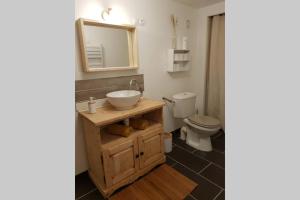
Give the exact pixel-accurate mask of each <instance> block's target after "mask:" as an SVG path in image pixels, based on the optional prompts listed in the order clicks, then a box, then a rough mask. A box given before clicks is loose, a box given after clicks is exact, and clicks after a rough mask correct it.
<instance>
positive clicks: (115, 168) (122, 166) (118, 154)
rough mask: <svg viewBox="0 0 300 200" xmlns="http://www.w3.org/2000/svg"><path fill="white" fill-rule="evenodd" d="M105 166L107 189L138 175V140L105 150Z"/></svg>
mask: <svg viewBox="0 0 300 200" xmlns="http://www.w3.org/2000/svg"><path fill="white" fill-rule="evenodd" d="M103 164H104V172H105V179H106V185H107V187H110V186H112V185H113V184H115V183H117V182H119V181H121V180H122V179H125V178H127V177H128V176H130V175H132V174H134V173H136V172H137V170H138V166H139V165H138V164H139V162H138V144H137V139H134V140H129V141H126V142H124V143H121V144H119V145H115V146H113V147H111V148H109V149H103Z"/></svg>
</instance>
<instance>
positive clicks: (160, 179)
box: [110, 164, 197, 200]
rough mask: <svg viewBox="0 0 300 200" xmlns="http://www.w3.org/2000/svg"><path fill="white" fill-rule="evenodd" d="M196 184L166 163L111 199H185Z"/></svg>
mask: <svg viewBox="0 0 300 200" xmlns="http://www.w3.org/2000/svg"><path fill="white" fill-rule="evenodd" d="M196 186H197V184H196V183H195V182H194V181H192V180H190V179H189V178H187V177H185V176H184V175H182V174H180V173H179V172H178V171H176V170H175V169H173V168H172V167H169V166H168V165H166V164H164V165H161V166H160V167H158V168H157V169H155V170H153V171H152V172H150V173H149V174H147V175H146V176H144V177H142V178H141V179H140V180H138V181H136V182H134V183H133V184H131V185H129V186H128V187H127V188H125V189H124V190H122V191H121V192H118V193H116V194H115V195H113V196H112V197H111V198H110V200H167V199H169V200H183V199H184V198H185V197H186V196H187V195H188V194H189V193H191V192H192V191H193V190H194V189H195V187H196Z"/></svg>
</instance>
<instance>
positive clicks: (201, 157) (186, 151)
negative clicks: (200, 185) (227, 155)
mask: <svg viewBox="0 0 300 200" xmlns="http://www.w3.org/2000/svg"><path fill="white" fill-rule="evenodd" d="M177 147H178V148H180V149H182V150H184V151H186V152H188V153H191V154H193V155H194V156H196V157H197V158H200V159H202V160H205V161H207V162H212V163H213V164H214V165H216V166H218V167H219V168H221V169H224V170H225V168H223V167H222V166H220V165H219V164H217V163H215V162H213V161H210V160H207V159H206V158H203V157H200V156H197V154H194V153H193V152H195V151H197V149H196V150H195V151H193V152H190V151H188V150H186V149H185V148H183V147H181V146H178V145H177Z"/></svg>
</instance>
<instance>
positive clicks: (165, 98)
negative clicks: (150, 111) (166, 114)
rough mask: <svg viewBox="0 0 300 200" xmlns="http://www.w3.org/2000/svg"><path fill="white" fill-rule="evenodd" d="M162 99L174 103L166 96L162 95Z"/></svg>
mask: <svg viewBox="0 0 300 200" xmlns="http://www.w3.org/2000/svg"><path fill="white" fill-rule="evenodd" d="M162 100H164V101H168V102H169V103H175V101H173V100H171V99H168V98H167V97H162Z"/></svg>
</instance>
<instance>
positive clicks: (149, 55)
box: [75, 0, 204, 174]
mask: <svg viewBox="0 0 300 200" xmlns="http://www.w3.org/2000/svg"><path fill="white" fill-rule="evenodd" d="M75 5H76V13H75V17H76V19H78V18H79V17H83V18H89V19H100V13H101V10H102V9H103V8H107V7H112V8H113V11H116V10H117V11H118V12H117V14H118V15H119V16H120V19H122V20H123V21H124V22H123V21H122V22H123V23H126V22H127V23H130V22H131V21H132V20H133V19H134V18H143V19H144V20H145V25H144V26H137V30H138V45H139V46H138V48H139V62H140V68H139V69H138V70H133V71H126V72H125V71H122V72H101V73H91V74H89V73H84V72H83V71H82V66H81V61H80V56H79V48H78V41H77V40H76V80H82V79H92V78H101V77H112V76H118V75H130V74H136V73H143V74H144V79H145V92H144V95H145V96H146V97H149V98H153V99H161V97H163V96H166V97H171V96H172V95H173V94H175V93H178V92H183V91H191V92H197V94H198V95H202V94H203V92H202V88H203V80H201V79H202V78H203V76H202V75H201V73H202V72H203V67H204V65H203V61H202V60H201V59H202V57H203V56H201V55H200V56H199V55H197V54H199V53H201V54H202V53H203V52H202V50H203V48H201V51H199V52H196V43H197V39H196V38H197V32H198V34H199V33H200V34H203V30H202V29H201V28H199V29H198V26H199V25H202V24H203V23H199V22H197V21H198V17H199V16H198V14H199V13H198V10H196V9H194V8H192V7H189V6H185V5H182V4H179V3H176V2H174V1H172V0H102V1H101V0H76V4H75ZM171 14H175V15H176V16H177V17H178V19H179V25H178V29H179V30H178V33H179V35H186V36H188V38H189V45H190V49H191V55H192V60H191V70H190V71H188V72H179V73H176V74H169V73H167V72H166V63H167V51H168V49H169V48H171V37H172V27H171V23H170V15H171ZM116 19H117V18H116ZM186 19H189V20H190V21H191V27H190V29H186V28H185V24H184V21H185V20H186ZM202 37H203V36H201V38H202ZM199 42H201V43H203V38H202V39H200V41H199ZM200 46H201V45H200ZM196 59H197V60H198V61H197V62H198V63H197V64H196ZM199 77H200V78H199ZM197 90H199V91H197ZM198 99H202V97H200V98H199V97H198ZM200 102H201V101H200ZM164 111H165V112H164V120H165V126H164V128H165V131H173V130H175V129H177V128H179V127H180V126H181V123H180V122H178V121H175V120H174V119H173V117H172V113H171V109H170V108H169V107H166V108H165V110H164ZM76 119H77V118H76ZM84 148H85V147H84V141H83V135H82V131H81V127H80V123H77V122H76V174H78V173H80V172H82V171H84V170H86V169H87V165H86V158H85V151H84Z"/></svg>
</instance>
